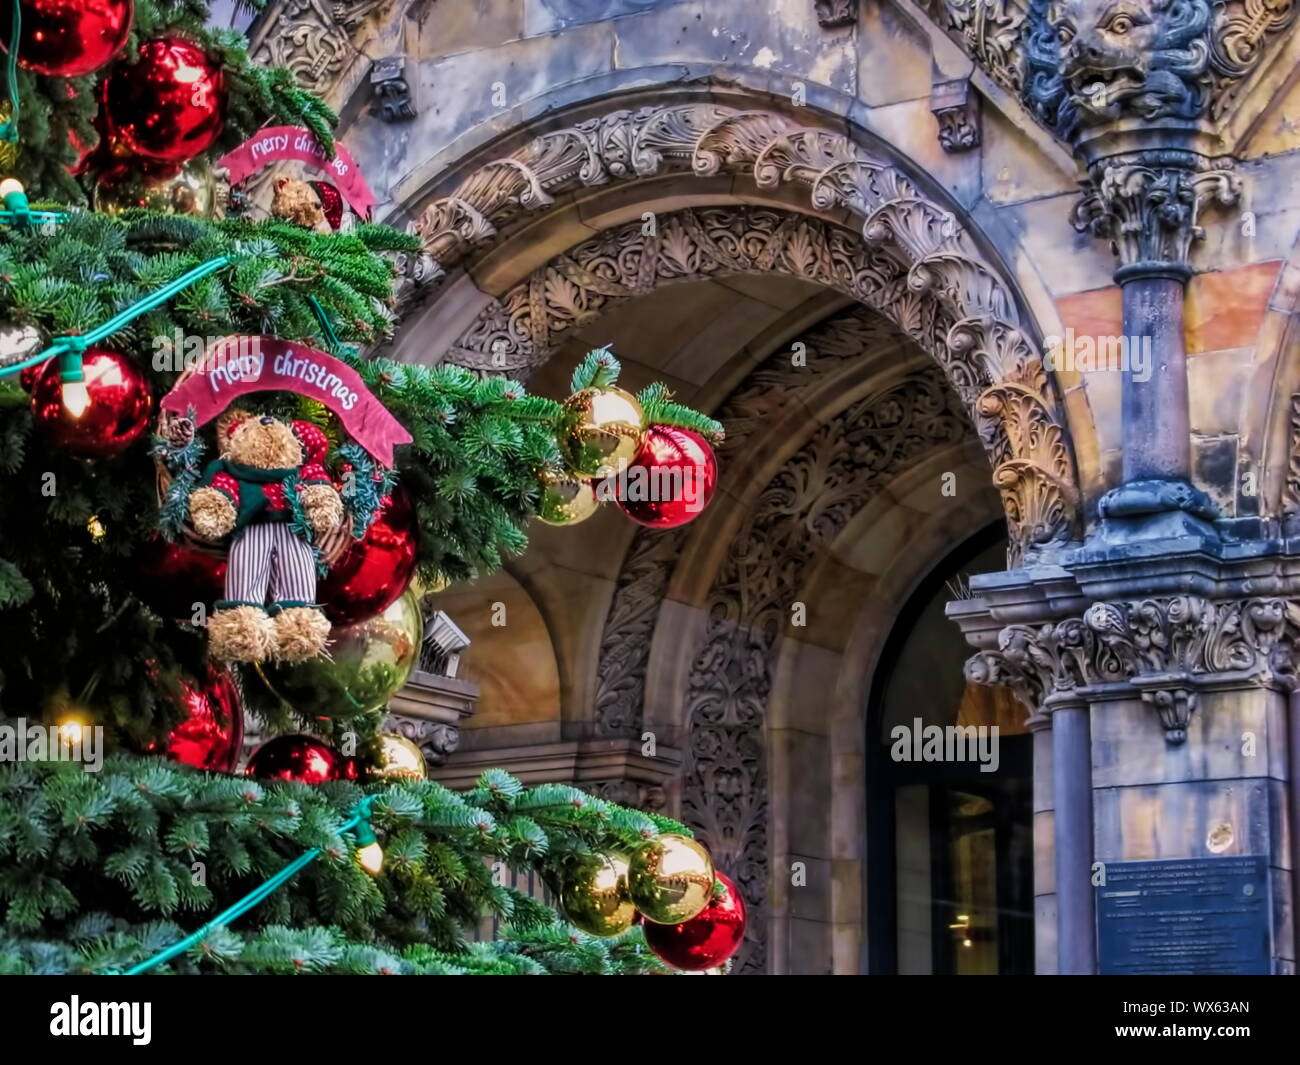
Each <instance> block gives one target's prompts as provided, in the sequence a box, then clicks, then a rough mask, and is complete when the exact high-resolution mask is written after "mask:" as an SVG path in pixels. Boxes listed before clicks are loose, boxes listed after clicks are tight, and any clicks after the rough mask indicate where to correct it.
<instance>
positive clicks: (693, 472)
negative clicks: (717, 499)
mask: <svg viewBox="0 0 1300 1065" xmlns="http://www.w3.org/2000/svg"><path fill="white" fill-rule="evenodd" d="M606 485H610V486H612V493H613V495H614V498H615V499H616V500H617V502H618V505H619V507H620V508H621V509H622V511H623V513H624V514H626V515H627V516H628V517H629V518H631V519H632V520H633V521H634V522H636V523H637V524H638V525H645V526H647V527H649V528H651V529H672V528H675V527H676V526H678V525H685V524H686V523H687V522H688V521H693V520H694V519H695V518H696V517H698V516H699V514H700V512H701V511H702V510H703V509H704V508H705V507H707V506H708V505H709V500H710V499H712V498H713V490H714V489H715V488H716V487H717V486H718V459H717V456H716V455H714V454H713V448H711V447H709V442H708V441H707V440H705V439H704V437H702V436H700V434H699V433H696V432H692V431H691V430H690V429H677V428H674V427H672V426H668V425H652V426H650V428H649V429H647V430H646V433H645V442H644V443H643V444H642V445H641V450H640V451H638V452H637V455H636V458H634V459H633V460H632V461H631V462H630V463H629V464H628V467H627V469H626V470H624V471H620V472H619V473H618V474H616V475H615V476H614V477H611V478H610V479H609V480H608V481H606V482H605V484H604V485H602V486H601V487H602V489H604V488H605V486H606ZM601 495H602V497H603V496H604V492H602V493H601Z"/></svg>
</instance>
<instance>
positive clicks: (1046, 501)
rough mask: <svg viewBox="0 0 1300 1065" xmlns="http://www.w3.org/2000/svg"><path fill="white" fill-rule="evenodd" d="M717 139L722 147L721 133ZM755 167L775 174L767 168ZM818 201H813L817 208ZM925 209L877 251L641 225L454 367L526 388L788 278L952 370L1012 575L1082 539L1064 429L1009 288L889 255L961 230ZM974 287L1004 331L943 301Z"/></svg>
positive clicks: (775, 219) (469, 332)
mask: <svg viewBox="0 0 1300 1065" xmlns="http://www.w3.org/2000/svg"><path fill="white" fill-rule="evenodd" d="M747 117H748V116H746V118H747ZM710 135H711V136H717V137H721V136H722V134H719V133H718V132H717V131H716V130H715V131H711V134H710ZM717 143H721V141H717V140H702V141H701V146H700V153H701V155H700V156H699V158H702V159H704V160H706V161H707V162H708V166H707V167H705V169H708V168H711V167H712V166H713V165H715V163H716V159H717V158H718V156H716V155H715V154H714V153H715V151H718V150H717V149H715V147H714V145H715V144H717ZM718 165H720V164H718ZM756 165H757V166H758V167H760V168H762V167H766V166H769V165H776V164H775V162H774V161H773V157H772V156H770V155H769V156H764V157H762V158H760V160H759V162H758V164H756ZM891 180H892V179H891ZM820 195H821V192H820V191H819V190H818V189H815V190H814V200H815V201H816V200H817V199H818V198H819V196H820ZM916 206H917V201H916V200H915V199H910V200H904V201H898V202H895V203H894V204H892V206H891V210H894V211H896V212H897V217H896V219H895V221H894V222H893V223H891V226H890V227H886V229H885V230H882V232H881V233H876V237H877V240H876V242H875V243H872V242H871V241H864V240H862V239H861V238H859V237H858V236H857V235H856V234H854V233H852V232H850V231H849V230H846V229H844V228H843V227H840V226H836V225H834V224H832V223H829V222H826V221H824V220H822V219H820V218H816V217H813V216H809V215H800V214H793V213H789V212H782V211H777V210H773V209H771V208H767V207H752V206H730V207H711V208H696V209H686V210H683V211H679V212H677V213H675V214H672V215H669V216H667V217H665V218H662V219H658V220H657V222H656V225H655V226H654V227H653V231H650V232H648V231H647V227H646V226H645V225H643V224H641V223H629V224H627V225H624V226H621V227H619V228H617V229H612V230H607V231H605V232H604V233H601V234H600V235H598V236H596V237H593V238H591V239H590V240H587V241H584V242H583V243H581V244H579V245H577V246H576V247H574V248H571V249H569V250H568V251H567V252H564V253H562V254H560V255H558V256H556V257H555V258H553V259H552V260H551V261H550V262H549V263H547V264H546V265H545V266H543V267H541V268H540V269H538V270H536V271H534V272H533V273H532V274H531V275H530V276H528V277H527V278H525V279H524V280H523V281H521V282H519V283H518V284H517V285H515V286H514V287H513V288H511V289H509V290H508V291H507V292H506V293H504V294H503V295H502V296H501V297H500V298H499V299H497V300H495V301H493V302H492V303H491V304H490V305H489V306H488V307H487V308H486V309H485V310H484V311H483V312H482V313H480V314H479V316H478V318H477V319H476V320H475V321H474V322H473V324H472V325H470V327H469V328H468V329H466V330H465V332H464V333H462V335H461V336H460V338H459V339H458V340H457V341H456V343H455V344H454V345H453V346H452V347H451V348H450V350H449V351H448V353H447V360H448V361H450V362H453V363H455V364H457V365H460V366H465V367H467V368H470V369H474V370H477V371H481V372H500V373H506V374H509V375H511V376H525V375H527V373H528V372H529V371H530V370H531V368H532V367H534V366H536V365H538V364H540V363H541V362H544V361H545V360H546V359H547V358H548V357H549V355H550V353H551V351H552V350H553V349H554V347H555V346H556V345H557V343H558V342H559V339H560V337H561V336H562V335H563V334H564V333H565V332H567V331H568V330H570V329H573V328H575V327H578V326H581V325H583V324H585V323H586V322H588V321H591V320H593V319H595V318H596V317H598V316H599V315H600V314H601V313H603V312H605V311H606V310H608V309H610V308H611V307H612V306H613V305H615V304H617V303H619V302H622V301H626V300H630V299H634V298H635V297H637V296H639V295H644V294H646V293H648V292H650V291H652V290H653V289H655V288H658V287H659V286H661V285H666V284H674V283H682V282H689V281H698V280H704V279H707V278H712V277H720V276H726V275H731V274H743V273H781V274H785V275H788V276H791V277H796V278H799V279H800V280H805V281H810V282H813V283H816V284H819V285H821V286H824V287H827V288H831V289H834V290H836V291H839V292H841V293H843V294H845V295H847V296H850V297H853V298H854V299H856V300H858V301H860V302H861V303H863V304H866V305H868V306H872V307H875V308H878V309H880V311H881V313H883V314H884V315H885V316H886V317H888V318H889V319H890V320H892V321H893V322H894V323H895V324H896V325H897V326H898V327H899V328H900V329H901V330H902V331H903V332H904V333H906V334H907V335H908V336H910V337H911V338H912V339H913V340H915V341H916V342H917V343H918V344H919V345H920V346H921V347H922V349H924V350H926V351H928V352H929V353H931V354H932V355H934V356H935V357H936V358H937V359H938V360H939V362H940V364H941V365H942V366H943V368H944V370H945V372H946V374H947V377H948V380H949V382H950V384H951V385H952V387H953V389H954V390H955V392H956V394H957V395H958V396H959V397H960V398H961V400H962V402H963V405H964V406H965V409H966V410H967V412H968V414H969V415H970V418H971V421H972V423H973V424H974V425H975V427H976V430H977V432H978V434H979V437H980V439H981V440H982V441H983V442H984V445H985V448H986V450H987V452H988V454H989V458H990V461H991V463H992V465H993V482H994V484H995V485H996V486H997V487H998V488H999V490H1000V491H1001V492H1002V496H1003V500H1004V506H1005V508H1006V512H1007V518H1008V522H1009V524H1010V526H1011V529H1012V544H1013V545H1014V550H1013V562H1014V561H1016V560H1018V559H1019V558H1021V557H1023V553H1024V552H1026V551H1033V550H1035V549H1037V548H1039V547H1042V546H1044V545H1049V544H1059V543H1062V542H1064V541H1066V540H1068V539H1069V537H1070V535H1071V530H1072V529H1073V527H1074V519H1075V507H1076V505H1077V502H1078V493H1077V491H1076V488H1075V483H1074V472H1073V464H1072V460H1071V455H1070V449H1069V446H1068V443H1067V439H1066V435H1065V430H1064V426H1063V424H1062V423H1061V421H1060V420H1059V418H1058V416H1057V413H1056V411H1055V409H1054V407H1053V406H1052V405H1051V396H1050V393H1049V389H1048V384H1047V379H1046V375H1045V373H1044V372H1043V369H1042V365H1041V363H1040V362H1039V361H1038V357H1037V355H1036V354H1035V353H1034V351H1033V349H1032V348H1031V347H1030V345H1029V343H1028V341H1027V339H1026V338H1025V337H1024V335H1023V334H1022V333H1020V332H1019V330H1017V329H1015V328H1014V327H1013V326H1011V325H1010V324H1009V323H1008V322H1007V321H1006V319H1005V315H1007V314H1009V313H1011V310H1012V308H1011V306H1010V303H1009V297H1008V295H1007V293H1006V292H1005V290H1004V289H1003V288H1002V286H1001V283H1000V282H999V281H998V280H997V279H996V278H995V277H994V276H993V275H992V274H990V273H987V272H983V271H980V272H977V273H975V274H974V275H973V276H965V278H964V280H959V279H956V277H955V275H956V274H957V273H958V272H960V271H963V270H964V268H965V266H964V264H966V260H961V261H960V262H959V261H958V260H956V259H954V258H944V257H941V256H932V257H931V258H930V260H929V261H927V262H919V261H918V262H915V263H914V264H913V265H912V266H911V267H910V268H908V267H906V266H905V265H904V263H902V262H900V260H899V256H898V255H896V254H894V253H893V252H892V251H891V250H890V249H891V246H892V245H893V243H894V242H895V241H896V240H897V241H900V242H905V243H907V244H909V245H911V246H915V247H920V246H921V245H923V243H924V242H925V240H926V234H927V233H928V230H929V228H930V227H931V226H934V225H942V226H947V225H949V224H951V216H948V217H947V218H946V219H944V220H942V221H935V219H934V217H933V215H932V214H930V213H929V212H924V211H923V212H921V213H920V214H919V215H918V216H917V217H913V218H912V219H911V220H910V221H908V220H907V216H908V214H909V213H911V212H914V209H915V208H916ZM873 218H874V220H873V221H869V222H868V223H867V226H868V231H869V232H872V233H875V230H876V228H877V227H880V226H883V225H884V223H883V222H882V221H881V215H880V214H879V213H877V214H876V215H875V216H873ZM945 277H946V278H948V280H944V278H945ZM968 284H969V285H974V286H975V287H976V288H977V289H979V291H980V293H981V295H980V299H981V300H982V303H983V305H984V306H986V307H989V308H993V309H995V310H996V311H997V314H998V315H1002V316H1004V317H998V316H996V315H994V314H991V313H990V314H989V315H986V316H984V317H980V318H971V317H966V318H963V319H960V320H954V319H953V318H952V317H950V305H949V303H948V302H947V301H945V300H944V299H941V298H936V297H935V294H934V293H935V289H936V286H937V287H938V288H939V289H942V290H944V291H950V290H952V289H953V288H954V287H961V286H962V285H968Z"/></svg>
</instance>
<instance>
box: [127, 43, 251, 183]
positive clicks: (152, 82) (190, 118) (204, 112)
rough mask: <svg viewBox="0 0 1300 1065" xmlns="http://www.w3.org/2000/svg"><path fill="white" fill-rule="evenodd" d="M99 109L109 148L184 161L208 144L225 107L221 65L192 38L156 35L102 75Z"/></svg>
mask: <svg viewBox="0 0 1300 1065" xmlns="http://www.w3.org/2000/svg"><path fill="white" fill-rule="evenodd" d="M103 93H104V95H103V115H104V122H105V126H106V130H107V133H108V136H107V138H106V139H107V141H108V142H109V143H110V144H111V151H112V152H113V154H115V155H117V156H119V157H121V156H139V157H141V158H144V159H151V160H154V161H155V162H164V163H184V162H187V161H188V160H190V159H193V158H194V157H195V156H196V155H198V154H199V153H200V152H202V151H205V150H206V149H208V148H209V147H211V145H212V142H213V141H214V140H216V138H217V134H218V133H220V132H221V126H222V123H223V122H224V116H225V110H226V88H225V79H224V76H223V75H222V72H221V67H220V66H219V65H218V64H217V63H216V62H215V61H214V60H213V59H212V58H211V57H209V56H208V54H207V53H206V52H204V51H203V49H202V48H200V47H199V46H198V45H196V44H191V43H190V42H189V41H185V40H180V39H178V38H175V37H156V38H154V39H153V40H151V41H146V42H145V43H144V44H142V45H141V46H140V57H139V61H138V62H136V63H133V64H130V65H128V64H126V63H120V64H118V65H117V66H115V67H114V68H113V70H112V71H111V72H110V73H109V75H108V77H107V78H106V79H105V81H104V89H103Z"/></svg>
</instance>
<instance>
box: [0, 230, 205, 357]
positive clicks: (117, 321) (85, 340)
mask: <svg viewBox="0 0 1300 1065" xmlns="http://www.w3.org/2000/svg"><path fill="white" fill-rule="evenodd" d="M229 265H230V258H229V256H226V255H221V256H218V257H217V258H215V259H209V260H208V261H207V262H205V263H202V264H201V265H199V266H196V267H195V268H194V269H193V270H190V271H188V272H187V273H184V274H182V275H181V276H180V277H178V278H176V279H175V280H174V281H169V282H168V283H167V284H166V285H164V286H163V287H162V288H160V289H159V290H158V291H157V292H154V293H151V294H150V295H148V296H146V297H144V298H143V299H140V300H137V301H136V302H135V303H133V304H131V306H130V307H128V308H126V310H124V311H121V312H119V313H118V314H115V315H114V316H113V317H112V318H110V319H109V320H108V321H107V322H105V323H104V324H103V325H100V326H98V327H96V328H95V329H92V330H91V331H90V332H89V333H85V334H82V335H81V336H66V337H58V338H57V339H56V340H54V341H53V342H52V343H51V344H50V346H49V347H48V348H46V349H45V350H44V351H42V352H40V353H39V354H37V355H33V356H32V357H31V358H30V359H24V360H23V361H22V362H16V363H14V364H13V365H11V366H6V367H5V368H4V369H2V370H0V377H5V376H7V375H9V374H15V373H18V372H19V371H21V370H25V369H26V368H27V367H28V366H36V365H39V364H40V363H44V362H49V361H50V359H52V358H54V357H55V356H56V355H62V354H64V353H65V352H78V353H79V352H83V351H85V350H86V349H87V348H88V347H91V346H92V345H94V344H98V343H99V342H100V341H101V340H104V339H106V338H107V337H110V336H112V335H113V334H114V333H116V332H117V331H118V330H120V329H125V328H126V327H127V326H128V325H130V324H131V323H132V322H133V321H135V320H136V319H137V318H139V317H140V315H142V314H147V313H148V312H149V311H152V310H153V309H154V308H155V307H159V306H161V305H162V304H164V303H166V302H167V301H168V300H169V299H171V298H172V297H173V296H175V295H176V294H177V293H180V292H183V291H185V289H187V288H189V287H190V286H191V285H193V284H195V283H196V282H199V281H202V280H203V279H204V278H205V277H207V276H208V275H210V274H215V273H216V272H217V271H218V270H220V269H221V268H222V267H223V266H229Z"/></svg>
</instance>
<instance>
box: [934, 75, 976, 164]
mask: <svg viewBox="0 0 1300 1065" xmlns="http://www.w3.org/2000/svg"><path fill="white" fill-rule="evenodd" d="M979 103H980V98H979V93H977V92H973V91H972V90H971V87H970V81H969V79H967V78H958V79H956V80H953V81H941V82H936V83H935V85H934V87H933V88H931V90H930V111H931V112H932V113H933V114H934V117H935V118H936V119H937V120H938V122H939V145H940V147H942V148H943V150H944V151H945V152H950V153H951V152H965V151H969V150H970V149H972V148H978V147H979V144H980V112H979Z"/></svg>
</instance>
